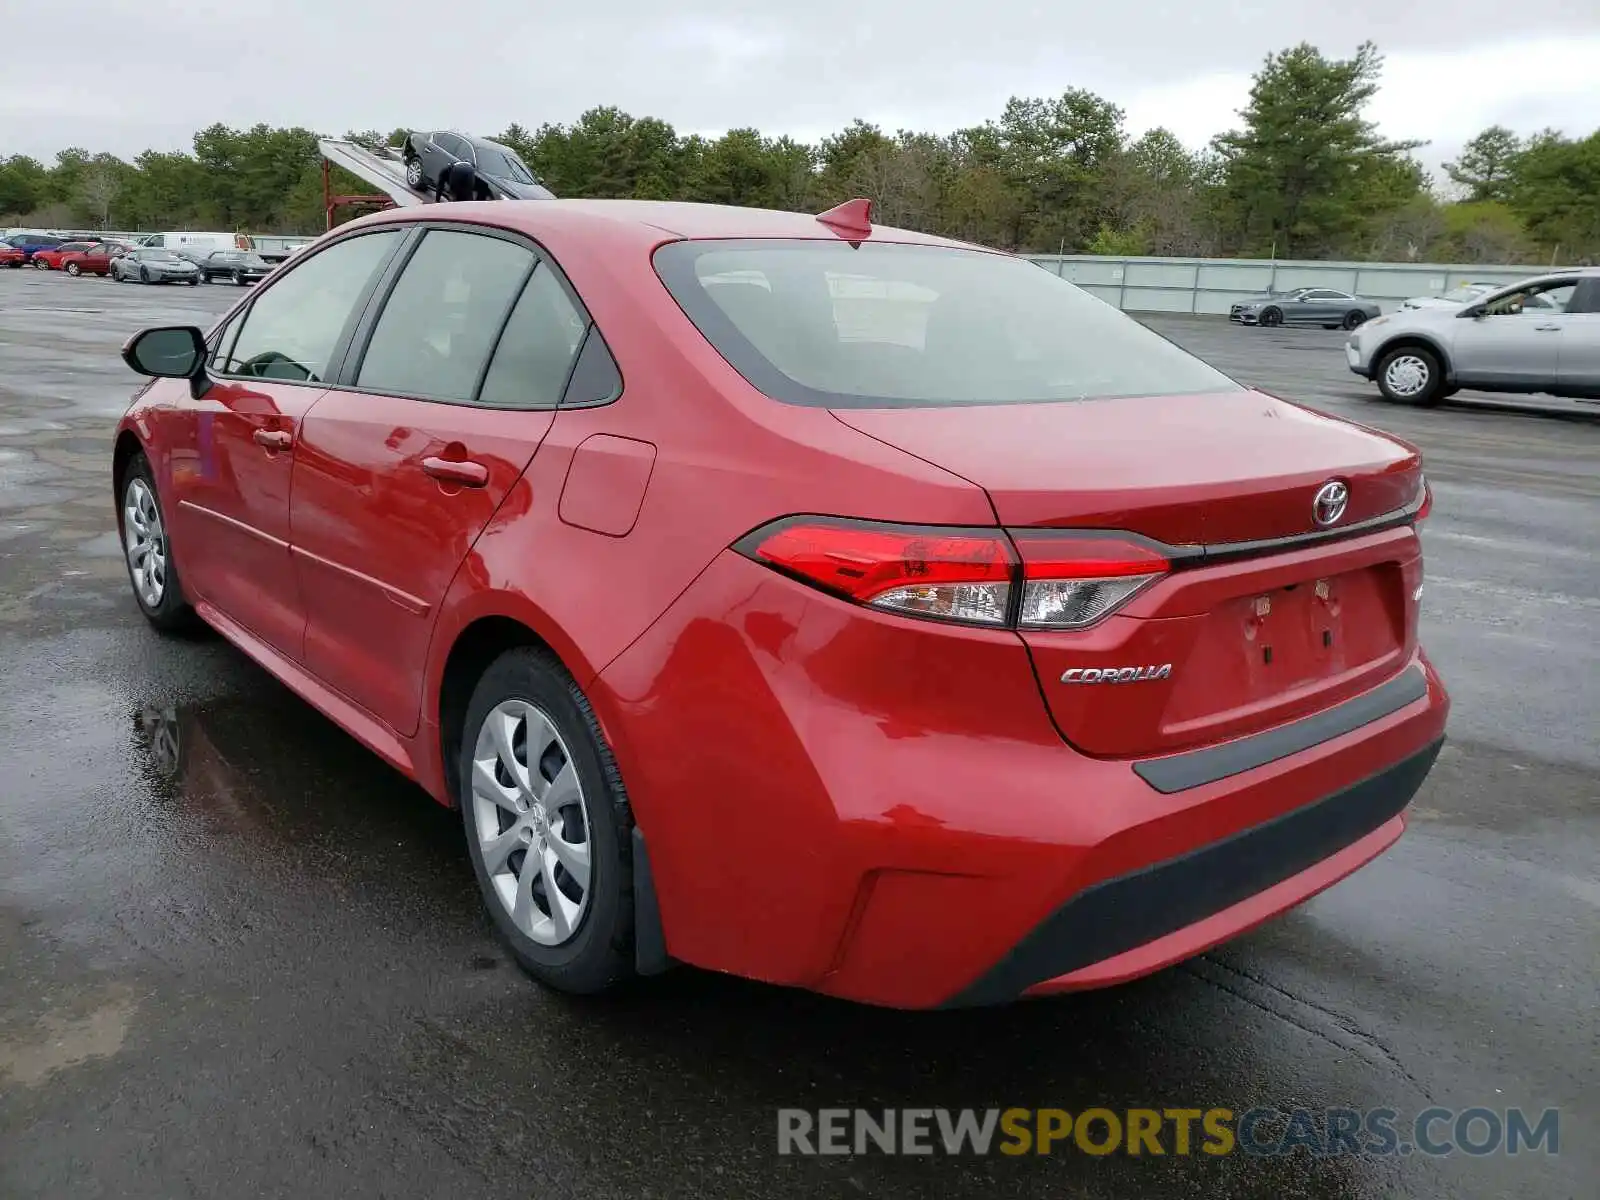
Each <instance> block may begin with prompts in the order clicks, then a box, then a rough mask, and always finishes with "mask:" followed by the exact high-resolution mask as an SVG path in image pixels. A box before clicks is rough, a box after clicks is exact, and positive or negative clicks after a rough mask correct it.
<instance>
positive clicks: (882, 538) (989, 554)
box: [739, 518, 1014, 625]
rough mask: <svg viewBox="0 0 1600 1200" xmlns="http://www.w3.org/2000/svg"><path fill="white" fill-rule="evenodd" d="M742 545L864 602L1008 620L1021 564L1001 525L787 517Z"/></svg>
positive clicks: (991, 621)
mask: <svg viewBox="0 0 1600 1200" xmlns="http://www.w3.org/2000/svg"><path fill="white" fill-rule="evenodd" d="M739 549H740V550H742V551H743V552H744V553H746V554H748V555H749V556H750V557H752V558H755V559H757V560H758V561H761V562H765V563H767V564H769V565H771V566H774V567H777V568H779V569H780V570H782V571H785V572H787V573H788V574H790V575H794V576H796V577H798V578H800V579H803V580H805V581H806V582H807V583H812V584H815V585H817V586H818V587H822V588H826V589H827V590H829V591H831V592H837V593H839V594H840V595H842V596H846V597H848V598H849V599H851V600H855V601H856V602H858V603H860V604H870V605H873V606H874V607H877V608H887V609H893V610H895V611H898V612H906V613H911V614H914V615H916V616H924V617H937V618H941V619H944V620H950V621H976V622H980V623H982V624H988V625H1001V624H1004V623H1005V620H1006V610H1007V608H1008V607H1009V604H1010V598H1011V578H1012V574H1013V568H1014V562H1013V559H1012V557H1011V550H1010V547H1008V546H1007V545H1006V540H1005V537H1004V536H1003V535H1002V534H1001V533H1000V531H999V530H995V532H994V533H992V534H991V533H981V532H980V533H966V532H963V531H960V530H951V529H922V528H918V527H915V526H899V525H874V524H858V523H855V522H849V521H836V520H828V519H825V518H814V519H802V520H796V521H785V522H780V523H779V524H778V525H777V526H773V527H768V528H767V529H765V530H758V531H757V532H756V533H755V534H753V535H751V537H749V538H746V539H745V540H744V541H743V542H741V543H740V545H739Z"/></svg>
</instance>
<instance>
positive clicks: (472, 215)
mask: <svg viewBox="0 0 1600 1200" xmlns="http://www.w3.org/2000/svg"><path fill="white" fill-rule="evenodd" d="M428 220H435V221H437V220H448V221H468V222H470V223H473V224H481V225H489V226H493V227H495V228H499V229H508V230H514V231H516V232H519V233H525V234H527V235H528V236H529V237H532V238H535V239H541V240H542V239H551V240H552V241H553V242H554V241H568V240H569V239H570V240H573V241H585V242H594V241H610V242H615V243H617V244H619V245H622V244H637V245H640V246H643V247H646V248H650V247H653V246H656V245H659V244H661V243H662V242H664V241H669V240H679V239H697V240H698V239H711V238H730V239H766V238H787V239H815V240H820V241H829V240H833V239H835V238H838V237H840V236H841V235H839V234H836V233H835V232H834V231H833V230H832V229H831V228H829V227H828V226H827V225H824V224H822V223H821V222H820V221H818V220H817V218H816V216H815V215H814V214H811V213H797V212H786V211H782V210H778V209H766V208H741V207H738V206H735V205H730V204H701V203H695V202H690V201H673V200H554V199H553V200H480V201H457V202H455V203H452V204H450V205H448V206H446V207H444V208H441V207H440V206H437V205H432V204H424V205H418V206H415V207H409V208H402V209H389V210H387V211H385V212H381V213H374V214H371V215H369V216H366V217H361V218H358V219H357V220H356V221H353V222H351V225H357V224H359V225H363V226H372V225H387V224H405V223H408V222H411V221H428ZM341 228H348V226H342V227H341ZM861 240H862V241H877V242H895V243H910V244H913V245H922V246H948V247H951V248H960V249H966V250H984V251H986V252H988V253H1001V252H1000V251H995V250H991V249H990V248H989V247H986V246H974V245H972V244H971V243H967V242H960V241H956V240H954V239H951V238H943V237H936V236H934V235H933V234H927V233H917V232H915V231H914V230H910V229H896V228H894V227H892V226H887V225H874V226H873V227H872V232H871V233H870V234H868V235H867V236H866V237H865V238H862V239H861ZM551 248H552V250H554V249H556V247H555V246H554V245H552V247H551Z"/></svg>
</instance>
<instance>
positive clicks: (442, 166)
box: [428, 133, 461, 184]
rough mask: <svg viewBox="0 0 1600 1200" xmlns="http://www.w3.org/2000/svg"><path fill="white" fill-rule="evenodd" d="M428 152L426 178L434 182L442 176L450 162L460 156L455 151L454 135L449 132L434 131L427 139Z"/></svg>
mask: <svg viewBox="0 0 1600 1200" xmlns="http://www.w3.org/2000/svg"><path fill="white" fill-rule="evenodd" d="M428 152H429V153H428V180H429V181H430V182H431V183H435V184H436V183H438V182H439V180H441V179H443V178H444V173H445V171H446V170H448V169H449V167H450V164H451V163H453V162H456V161H457V160H458V159H459V158H460V157H461V156H460V155H459V154H458V153H456V146H455V136H454V135H453V134H449V133H436V134H434V135H433V137H431V138H430V139H428Z"/></svg>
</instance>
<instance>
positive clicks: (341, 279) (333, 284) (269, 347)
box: [223, 229, 400, 383]
mask: <svg viewBox="0 0 1600 1200" xmlns="http://www.w3.org/2000/svg"><path fill="white" fill-rule="evenodd" d="M399 237H400V233H399V231H398V230H394V229H385V230H382V231H380V232H377V233H368V234H362V235H360V236H359V237H353V238H350V239H349V240H347V241H343V242H336V243H334V244H333V245H331V246H329V247H328V248H327V249H326V250H322V251H319V252H318V253H316V254H314V255H312V256H311V257H310V258H305V259H301V260H300V261H299V262H298V263H296V264H295V265H294V266H293V267H290V268H287V269H286V270H285V271H284V272H283V273H282V274H281V275H279V276H278V277H277V279H275V280H274V281H273V283H272V286H270V287H268V288H267V289H266V290H265V291H264V292H262V293H261V295H260V296H258V297H257V298H256V300H255V301H254V303H252V304H251V305H250V309H249V312H248V313H247V315H246V316H245V319H244V328H242V329H241V330H240V331H239V337H238V340H237V341H236V342H235V343H234V346H233V349H232V352H231V353H230V354H229V355H228V358H227V363H226V365H225V366H224V368H223V371H224V373H225V374H229V375H248V376H253V377H257V378H266V379H283V380H290V381H296V382H307V383H318V382H321V381H323V380H326V379H327V377H328V371H329V368H330V366H331V365H332V364H331V362H330V359H331V358H332V357H333V352H334V350H335V349H336V348H337V347H338V345H339V342H340V340H341V339H342V338H343V336H344V331H345V327H346V326H347V325H348V324H349V323H350V322H351V321H352V320H353V319H354V317H355V316H356V315H357V314H356V313H355V312H354V309H355V306H356V302H357V301H358V300H360V299H361V297H362V295H363V294H364V293H365V292H366V290H367V287H368V285H369V284H370V283H371V281H372V278H373V276H374V275H375V274H376V273H377V272H378V270H379V269H380V268H381V267H382V266H383V264H384V263H385V262H386V261H387V259H388V257H389V255H390V253H391V252H393V250H394V248H395V245H396V244H397V242H398V239H399Z"/></svg>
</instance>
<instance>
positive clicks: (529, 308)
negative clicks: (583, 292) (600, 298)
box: [479, 267, 588, 408]
mask: <svg viewBox="0 0 1600 1200" xmlns="http://www.w3.org/2000/svg"><path fill="white" fill-rule="evenodd" d="M587 328H588V319H587V318H586V317H585V316H584V314H583V313H582V312H580V311H579V310H578V308H577V306H576V305H574V304H573V303H572V301H571V300H570V299H569V298H568V297H567V293H566V289H565V288H563V287H562V286H561V281H560V280H559V279H557V278H556V274H555V272H554V271H552V270H550V269H549V268H548V267H540V268H539V269H538V270H537V271H535V272H534V273H533V278H532V279H530V280H528V285H527V286H526V287H525V288H523V289H522V295H521V297H519V298H518V300H517V306H516V308H515V309H513V310H512V312H511V319H510V320H509V321H507V322H506V328H505V332H504V333H503V334H502V335H501V337H500V344H499V345H498V346H497V347H495V352H494V361H493V362H492V363H490V364H489V373H488V375H486V376H485V377H484V380H483V391H482V393H481V394H480V396H479V403H481V404H485V405H489V406H491V407H494V408H554V407H556V405H557V404H558V403H560V401H561V393H562V391H563V390H564V389H565V388H566V386H567V376H568V375H570V374H571V373H572V360H573V359H574V358H575V357H577V354H578V347H579V345H580V344H582V342H583V335H584V332H585V330H586V329H587Z"/></svg>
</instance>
